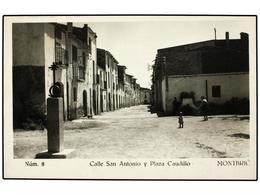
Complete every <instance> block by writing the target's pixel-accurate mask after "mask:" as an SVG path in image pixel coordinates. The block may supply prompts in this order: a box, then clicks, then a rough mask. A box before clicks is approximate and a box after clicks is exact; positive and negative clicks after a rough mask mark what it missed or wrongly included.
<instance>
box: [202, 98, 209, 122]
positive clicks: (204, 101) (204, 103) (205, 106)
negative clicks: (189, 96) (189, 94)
mask: <svg viewBox="0 0 260 195" xmlns="http://www.w3.org/2000/svg"><path fill="white" fill-rule="evenodd" d="M200 109H201V114H202V115H203V118H204V121H207V120H208V111H209V107H208V101H207V99H206V98H205V97H204V96H201V105H200Z"/></svg>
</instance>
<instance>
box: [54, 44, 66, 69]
mask: <svg viewBox="0 0 260 195" xmlns="http://www.w3.org/2000/svg"><path fill="white" fill-rule="evenodd" d="M55 61H56V62H59V63H61V64H62V65H68V51H67V50H65V49H63V48H62V47H61V46H59V45H56V48H55Z"/></svg>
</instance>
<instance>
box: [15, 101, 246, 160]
mask: <svg viewBox="0 0 260 195" xmlns="http://www.w3.org/2000/svg"><path fill="white" fill-rule="evenodd" d="M248 138H249V120H248V118H247V117H239V116H211V117H209V121H202V117H194V116H184V128H183V129H179V128H178V119H177V117H173V116H169V117H158V116H157V115H156V114H151V113H150V112H149V108H148V106H147V105H140V106H134V107H130V108H122V109H119V110H116V111H113V112H107V113H102V115H99V116H94V118H93V119H86V118H81V119H78V120H74V121H71V122H66V123H65V148H70V149H75V153H74V155H73V156H74V158H79V159H85V158H157V159H158V158H209V157H217V158H222V157H247V156H248V154H249V140H250V139H248ZM46 148H47V132H46V130H44V131H40V130H36V131H19V130H15V131H14V157H15V158H34V156H35V154H37V153H39V152H41V151H43V150H46Z"/></svg>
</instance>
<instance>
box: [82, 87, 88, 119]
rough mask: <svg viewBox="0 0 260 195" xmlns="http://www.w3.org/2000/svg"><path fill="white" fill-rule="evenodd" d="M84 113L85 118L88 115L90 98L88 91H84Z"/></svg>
mask: <svg viewBox="0 0 260 195" xmlns="http://www.w3.org/2000/svg"><path fill="white" fill-rule="evenodd" d="M83 112H84V116H87V115H88V96H87V92H86V90H84V91H83Z"/></svg>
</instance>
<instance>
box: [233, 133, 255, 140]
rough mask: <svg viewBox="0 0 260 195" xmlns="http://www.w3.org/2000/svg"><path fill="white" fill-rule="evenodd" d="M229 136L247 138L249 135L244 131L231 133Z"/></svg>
mask: <svg viewBox="0 0 260 195" xmlns="http://www.w3.org/2000/svg"><path fill="white" fill-rule="evenodd" d="M228 136H229V137H235V138H243V139H249V138H250V136H249V135H248V134H245V133H234V134H231V135H228Z"/></svg>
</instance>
